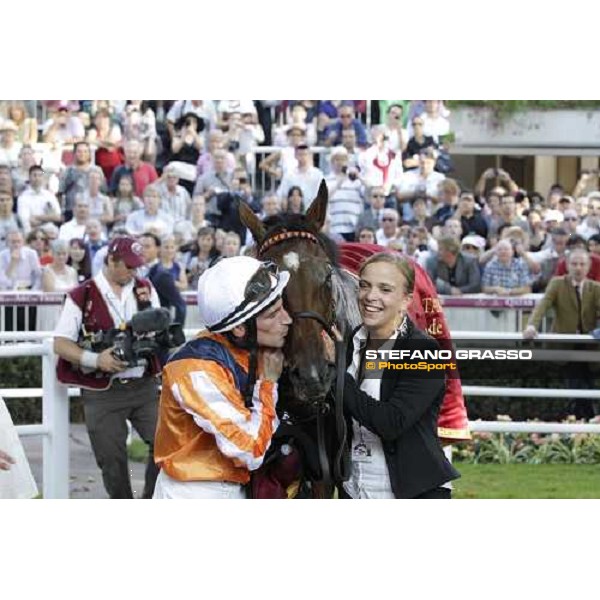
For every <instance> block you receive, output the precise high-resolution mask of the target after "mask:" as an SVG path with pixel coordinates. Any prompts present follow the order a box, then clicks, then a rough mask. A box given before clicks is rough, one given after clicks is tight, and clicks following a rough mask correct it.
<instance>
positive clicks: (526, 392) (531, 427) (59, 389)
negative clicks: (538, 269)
mask: <svg viewBox="0 0 600 600" xmlns="http://www.w3.org/2000/svg"><path fill="white" fill-rule="evenodd" d="M185 333H186V337H187V338H190V337H193V336H194V335H195V334H196V333H197V332H196V330H186V331H185ZM51 336H52V333H51V332H48V331H35V332H33V331H31V332H2V333H0V359H1V358H10V357H18V356H40V357H41V358H42V387H41V388H20V389H15V388H10V389H1V390H0V395H1V396H3V397H4V398H5V399H7V400H10V399H11V398H39V397H42V423H40V424H32V425H18V426H17V431H18V433H19V435H21V436H32V435H42V436H43V444H44V445H43V479H44V481H43V495H44V498H68V497H69V398H71V397H76V396H79V394H80V391H79V389H78V388H67V386H65V385H62V384H61V383H59V382H58V381H57V379H56V370H55V362H56V359H55V354H54V349H53V340H52V337H51ZM452 337H453V338H454V339H457V340H459V339H462V340H466V339H477V340H522V339H523V338H522V336H520V335H519V334H512V333H497V332H481V331H453V332H452ZM538 339H539V340H540V341H569V342H574V341H581V342H588V343H589V341H590V340H592V339H593V338H592V336H589V335H580V336H573V335H563V334H542V335H540V336H539V337H538ZM23 340H25V341H23ZM14 342H18V343H14ZM21 342H22V343H21ZM40 342H41V343H40ZM462 390H463V394H464V396H465V397H469V396H471V397H473V396H492V397H498V396H501V397H509V398H510V397H528V398H544V399H554V398H567V397H568V398H582V399H600V390H569V389H552V390H548V389H542V388H505V387H499V386H497V387H494V386H490V387H487V386H469V385H465V386H463V387H462ZM469 428H470V430H471V431H473V432H503V433H509V432H524V433H568V434H571V433H599V434H600V424H583V423H540V422H535V421H528V422H518V421H470V422H469Z"/></svg>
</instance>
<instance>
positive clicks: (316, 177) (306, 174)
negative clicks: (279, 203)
mask: <svg viewBox="0 0 600 600" xmlns="http://www.w3.org/2000/svg"><path fill="white" fill-rule="evenodd" d="M323 179H324V177H323V172H322V171H321V169H317V167H309V168H308V169H307V170H306V171H298V170H295V171H292V172H291V173H288V174H287V175H284V176H283V179H282V180H281V185H280V186H279V189H278V190H277V195H278V196H279V197H280V198H281V199H284V198H286V199H287V195H288V192H289V190H290V188H292V187H294V186H296V185H297V186H298V187H299V188H300V189H301V190H302V196H303V197H304V208H305V209H306V208H308V207H309V206H310V205H311V203H312V201H313V200H314V199H315V198H316V197H317V193H318V191H319V185H320V184H321V181H322V180H323Z"/></svg>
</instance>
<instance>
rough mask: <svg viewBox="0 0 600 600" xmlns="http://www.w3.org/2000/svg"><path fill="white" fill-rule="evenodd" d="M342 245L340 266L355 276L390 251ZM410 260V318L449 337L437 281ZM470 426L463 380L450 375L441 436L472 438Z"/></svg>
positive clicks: (432, 332)
mask: <svg viewBox="0 0 600 600" xmlns="http://www.w3.org/2000/svg"><path fill="white" fill-rule="evenodd" d="M338 248H339V253H340V266H341V267H342V268H344V269H346V270H348V271H350V272H352V273H354V274H355V275H357V274H358V269H359V267H360V264H361V263H362V262H363V261H364V260H365V259H366V258H368V257H369V256H372V255H373V254H376V253H377V252H385V251H388V250H387V249H386V248H383V247H382V246H377V245H375V244H355V243H343V244H339V246H338ZM389 251H390V252H392V251H391V250H389ZM408 260H411V262H412V263H413V265H414V268H415V289H414V292H413V304H412V306H411V307H410V309H409V316H410V318H411V319H412V320H413V322H414V323H415V325H416V326H417V327H419V328H420V329H423V330H424V331H427V333H429V335H431V336H432V337H434V338H439V339H444V340H449V339H450V330H449V329H448V325H447V323H446V319H445V317H444V313H443V312H442V305H441V302H440V300H439V299H438V295H437V292H436V289H435V286H434V285H433V282H432V281H431V279H430V278H429V275H428V274H427V272H426V271H425V269H423V268H422V267H421V266H420V265H419V264H418V263H417V262H416V261H414V260H412V259H408ZM468 427H469V423H468V418H467V409H466V407H465V399H464V397H463V394H462V389H461V385H460V379H459V378H458V377H453V378H449V377H448V378H446V396H445V397H444V402H443V404H442V408H441V411H440V416H439V419H438V435H439V436H440V438H442V439H443V440H444V441H445V442H447V443H451V442H453V441H458V440H468V439H470V438H471V436H470V434H469V429H468Z"/></svg>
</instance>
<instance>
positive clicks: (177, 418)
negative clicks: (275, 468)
mask: <svg viewBox="0 0 600 600" xmlns="http://www.w3.org/2000/svg"><path fill="white" fill-rule="evenodd" d="M289 277H290V276H289V273H287V272H285V271H284V272H278V271H277V270H276V268H272V265H270V264H265V263H261V262H260V261H258V260H256V259H254V258H250V257H248V256H236V257H233V258H225V259H223V260H221V261H220V262H218V263H217V264H215V265H214V266H212V267H211V268H210V269H208V270H207V271H205V272H204V273H203V275H202V276H201V277H200V280H199V282H198V309H199V312H200V317H201V320H202V321H203V323H204V324H205V325H206V328H207V330H208V332H207V333H206V334H204V335H202V336H200V337H198V338H196V339H194V340H193V341H191V342H188V343H187V344H186V345H185V346H183V348H181V349H180V350H179V351H178V352H177V353H176V354H175V355H174V356H173V357H172V358H171V360H170V361H169V362H168V363H167V365H166V366H165V368H164V370H163V387H162V395H161V402H160V418H159V422H158V427H157V430H156V452H155V455H156V461H157V463H158V464H159V465H160V466H161V468H162V470H161V472H160V475H159V476H158V480H157V484H156V491H155V494H154V498H158V499H165V498H171V499H175V498H231V499H235V498H244V496H245V495H244V490H243V485H245V484H247V483H248V481H249V479H250V472H251V471H254V470H256V469H258V468H259V467H260V466H261V464H262V462H263V459H264V456H265V453H266V452H267V450H268V448H269V446H270V444H271V438H272V436H273V434H274V432H275V430H276V429H277V427H278V425H279V421H278V419H277V415H276V412H275V405H276V403H277V393H278V392H277V381H278V379H279V376H280V375H281V371H282V369H283V353H282V351H281V348H283V344H284V342H285V338H286V336H287V333H288V329H289V326H290V325H291V323H292V320H291V318H290V316H289V315H288V313H287V312H286V310H285V308H284V307H283V303H282V299H281V295H282V294H283V290H284V288H285V286H286V285H287V283H288V280H289Z"/></svg>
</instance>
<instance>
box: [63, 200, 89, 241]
mask: <svg viewBox="0 0 600 600" xmlns="http://www.w3.org/2000/svg"><path fill="white" fill-rule="evenodd" d="M89 218H90V205H89V204H88V202H87V201H86V200H84V199H83V197H82V196H78V197H77V198H76V200H75V204H74V206H73V218H72V219H71V220H70V221H67V222H66V223H63V224H62V225H61V226H60V230H59V232H58V239H59V240H66V241H67V242H70V241H71V240H73V239H83V238H84V236H85V228H86V225H87V222H88V219H89Z"/></svg>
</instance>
